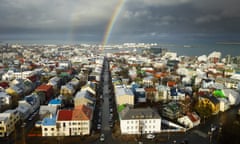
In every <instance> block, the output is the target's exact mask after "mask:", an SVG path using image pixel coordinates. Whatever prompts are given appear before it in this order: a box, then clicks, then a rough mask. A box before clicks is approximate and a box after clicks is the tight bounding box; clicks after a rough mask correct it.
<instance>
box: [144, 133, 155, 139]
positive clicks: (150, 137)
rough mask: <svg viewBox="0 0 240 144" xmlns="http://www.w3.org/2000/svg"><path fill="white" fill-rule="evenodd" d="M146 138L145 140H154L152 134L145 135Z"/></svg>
mask: <svg viewBox="0 0 240 144" xmlns="http://www.w3.org/2000/svg"><path fill="white" fill-rule="evenodd" d="M146 138H147V139H154V138H155V135H154V134H147V136H146Z"/></svg>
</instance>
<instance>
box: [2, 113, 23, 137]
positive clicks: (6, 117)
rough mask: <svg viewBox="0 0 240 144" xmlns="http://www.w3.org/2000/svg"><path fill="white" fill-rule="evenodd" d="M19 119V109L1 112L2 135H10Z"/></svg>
mask: <svg viewBox="0 0 240 144" xmlns="http://www.w3.org/2000/svg"><path fill="white" fill-rule="evenodd" d="M19 121H20V116H19V113H18V111H17V110H7V111H5V112H3V113H0V137H7V136H9V135H10V134H11V133H12V132H13V131H14V130H15V126H16V125H17V123H19Z"/></svg>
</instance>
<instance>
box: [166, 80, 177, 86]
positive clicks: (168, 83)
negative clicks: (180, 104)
mask: <svg viewBox="0 0 240 144" xmlns="http://www.w3.org/2000/svg"><path fill="white" fill-rule="evenodd" d="M167 85H168V86H169V87H173V86H175V85H176V82H174V81H168V82H167Z"/></svg>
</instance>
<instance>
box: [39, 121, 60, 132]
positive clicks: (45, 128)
mask: <svg viewBox="0 0 240 144" xmlns="http://www.w3.org/2000/svg"><path fill="white" fill-rule="evenodd" d="M41 128H42V136H58V135H59V134H58V133H57V127H56V117H50V118H48V117H46V118H44V119H43V120H42V124H41Z"/></svg>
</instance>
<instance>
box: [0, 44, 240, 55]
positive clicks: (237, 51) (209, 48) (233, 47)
mask: <svg viewBox="0 0 240 144" xmlns="http://www.w3.org/2000/svg"><path fill="white" fill-rule="evenodd" d="M5 43H10V44H25V45H28V44H29V45H31V44H39V45H40V44H57V45H60V44H69V45H71V44H73V45H74V44H83V43H87V44H97V43H96V42H95V43H94V42H91V41H88V42H82V41H68V40H4V41H2V42H1V45H2V44H5ZM158 46H159V47H160V48H166V49H167V51H169V52H176V53H177V54H178V55H179V56H201V55H209V54H210V53H211V52H213V51H217V52H221V53H222V57H225V56H226V55H231V56H240V43H232V44H231V43H215V42H212V43H209V42H207V43H186V44H185V43H183V42H181V43H158ZM124 50H129V51H131V50H133V49H120V51H124ZM141 50H142V49H141ZM141 50H139V49H138V50H137V51H141ZM117 51H119V50H109V49H108V50H105V52H117Z"/></svg>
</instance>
